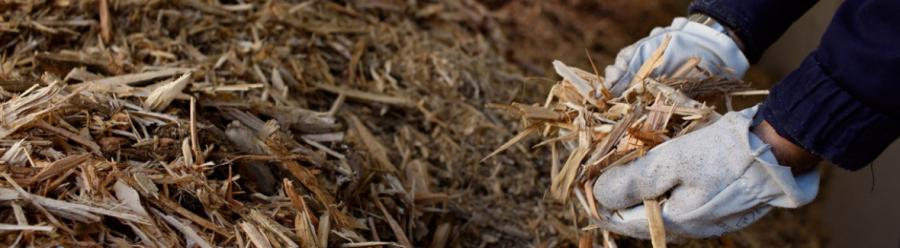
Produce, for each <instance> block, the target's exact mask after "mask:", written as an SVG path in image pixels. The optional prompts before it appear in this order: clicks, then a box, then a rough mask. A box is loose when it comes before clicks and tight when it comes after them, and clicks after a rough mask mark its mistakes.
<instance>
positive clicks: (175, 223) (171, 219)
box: [150, 208, 213, 248]
mask: <svg viewBox="0 0 900 248" xmlns="http://www.w3.org/2000/svg"><path fill="white" fill-rule="evenodd" d="M150 210H151V211H153V213H155V214H156V215H157V216H159V217H160V218H162V219H163V220H164V221H165V222H166V223H169V225H170V226H172V227H174V228H175V229H176V230H178V231H179V232H181V234H182V235H184V239H185V240H186V241H187V247H191V246H194V245H196V246H199V247H201V248H212V247H213V246H212V245H210V244H209V242H208V241H206V240H205V239H203V238H202V237H200V235H199V234H198V233H197V231H196V230H194V228H193V227H191V226H190V225H189V224H185V223H184V222H181V220H179V219H178V218H176V217H175V216H171V215H167V214H164V213H163V212H161V211H159V210H156V209H154V208H150Z"/></svg>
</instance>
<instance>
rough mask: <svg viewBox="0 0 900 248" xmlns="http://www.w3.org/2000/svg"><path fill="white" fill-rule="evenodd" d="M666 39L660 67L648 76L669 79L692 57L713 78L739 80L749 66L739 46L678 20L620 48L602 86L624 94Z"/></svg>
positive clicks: (700, 26) (716, 33) (719, 34)
mask: <svg viewBox="0 0 900 248" xmlns="http://www.w3.org/2000/svg"><path fill="white" fill-rule="evenodd" d="M666 36H670V37H671V40H670V41H669V45H668V47H667V48H666V50H665V53H664V54H663V64H662V65H660V66H659V67H657V68H656V69H655V70H654V71H653V72H652V73H651V76H653V77H655V76H658V75H670V74H672V73H674V72H675V70H678V68H679V67H680V66H681V65H682V64H684V62H686V61H687V60H688V59H690V58H691V57H697V58H700V64H699V65H698V66H699V67H701V68H703V69H705V70H707V71H709V72H710V73H711V74H712V75H718V76H730V77H732V78H736V79H739V78H741V77H742V76H743V75H744V72H745V71H747V67H749V66H750V64H749V62H748V61H747V58H746V57H744V54H743V53H742V52H741V50H740V48H738V45H737V44H736V43H735V42H734V40H732V39H731V37H729V36H728V35H725V34H724V33H722V32H721V31H718V30H715V29H713V28H711V27H709V26H706V25H703V24H700V23H695V22H692V21H688V20H687V19H685V18H682V17H679V18H675V20H673V21H672V25H670V26H668V27H665V28H660V27H657V28H655V29H653V31H651V32H650V35H649V36H647V37H646V38H643V39H641V40H639V41H637V42H635V43H634V44H632V45H630V46H628V47H625V48H623V49H622V50H621V51H619V54H618V55H616V60H615V63H614V64H612V65H609V66H607V67H606V70H605V72H604V73H605V74H606V82H605V85H606V87H607V88H609V89H610V91H611V92H612V93H613V94H615V95H619V94H621V93H622V92H624V91H625V90H626V89H627V88H628V85H629V82H631V79H632V78H633V77H634V74H635V73H637V71H638V69H639V68H640V67H641V65H643V64H644V61H646V60H647V59H649V58H650V56H651V55H652V54H653V52H654V51H656V48H657V47H659V46H660V45H661V44H662V43H663V41H664V40H665V39H666Z"/></svg>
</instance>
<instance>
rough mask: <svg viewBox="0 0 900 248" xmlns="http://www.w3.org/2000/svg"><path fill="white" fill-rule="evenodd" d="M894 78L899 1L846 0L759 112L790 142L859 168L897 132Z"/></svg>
mask: <svg viewBox="0 0 900 248" xmlns="http://www.w3.org/2000/svg"><path fill="white" fill-rule="evenodd" d="M898 75H900V1H896V0H847V1H844V3H843V4H842V5H841V7H840V8H839V9H838V11H837V13H836V14H835V16H834V18H833V19H832V22H831V24H830V25H829V27H828V29H827V30H826V31H825V34H824V36H822V40H821V41H820V43H819V47H818V49H816V50H815V51H813V52H812V53H811V54H810V55H809V56H808V57H807V58H806V60H805V61H804V62H803V64H802V65H801V66H800V67H799V68H798V69H796V70H795V71H793V72H791V73H790V74H789V75H788V76H787V77H785V78H784V79H783V80H782V81H781V82H780V83H779V84H777V85H775V87H773V88H772V90H771V93H770V95H769V96H768V98H767V99H766V101H765V103H764V104H763V106H762V108H761V109H760V113H761V114H762V115H763V118H765V119H766V120H767V121H768V122H770V123H771V124H772V126H773V127H774V128H775V130H776V131H777V132H778V134H780V135H781V136H784V137H786V138H788V139H790V140H791V141H793V142H794V143H795V144H797V145H799V146H802V147H803V148H805V149H806V150H808V151H810V152H812V153H813V154H816V155H818V156H821V157H822V158H824V159H826V160H828V161H831V162H832V163H834V164H837V165H839V166H841V167H843V168H847V169H851V170H855V169H859V168H862V167H864V166H866V165H867V164H869V163H871V162H872V161H873V160H874V159H875V158H876V157H878V155H880V154H881V152H882V151H884V149H885V148H887V146H888V145H890V144H891V143H892V142H893V141H894V140H896V139H897V137H898V136H900V79H898Z"/></svg>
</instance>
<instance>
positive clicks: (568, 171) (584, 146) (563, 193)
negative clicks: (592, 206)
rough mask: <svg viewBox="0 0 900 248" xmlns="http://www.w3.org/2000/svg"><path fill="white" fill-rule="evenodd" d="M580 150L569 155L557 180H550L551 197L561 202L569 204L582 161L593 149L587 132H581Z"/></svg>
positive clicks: (577, 149)
mask: <svg viewBox="0 0 900 248" xmlns="http://www.w3.org/2000/svg"><path fill="white" fill-rule="evenodd" d="M578 132H579V141H578V148H576V149H575V151H574V152H572V153H571V155H569V158H568V159H567V160H566V162H565V163H564V165H563V168H562V169H561V170H560V172H559V173H558V174H557V177H556V178H551V179H550V196H551V197H553V199H554V200H557V201H559V202H567V201H568V199H569V196H570V192H572V184H573V183H575V178H576V176H577V175H578V169H579V168H580V167H581V161H582V160H584V158H585V157H586V156H587V155H588V153H589V152H590V149H591V145H590V139H591V138H590V134H589V132H587V131H586V130H579V131H578Z"/></svg>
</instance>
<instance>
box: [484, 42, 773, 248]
mask: <svg viewBox="0 0 900 248" xmlns="http://www.w3.org/2000/svg"><path fill="white" fill-rule="evenodd" d="M670 38H671V37H666V38H665V40H664V41H663V43H662V44H661V45H660V46H659V47H658V48H656V50H655V51H654V53H653V54H652V55H651V57H650V58H648V59H647V60H646V61H645V62H644V64H643V65H642V66H641V67H640V69H639V70H638V71H637V72H636V73H635V75H634V77H633V79H632V80H631V81H630V82H629V85H628V87H627V90H625V91H624V92H622V93H621V94H619V95H618V96H616V95H613V94H612V93H611V92H610V91H609V90H608V89H606V87H604V82H603V78H602V77H600V76H599V73H598V70H597V68H596V66H594V68H593V71H594V72H593V73H590V72H587V71H584V70H580V69H578V68H574V67H569V66H567V65H565V64H563V63H562V62H560V61H554V62H553V65H554V68H555V69H556V72H557V74H559V76H561V77H562V78H563V79H562V80H561V81H559V82H558V83H557V84H556V85H554V86H553V88H552V89H551V90H550V93H549V94H548V96H547V100H546V102H545V103H544V104H543V105H540V106H538V105H526V104H513V105H508V106H504V105H496V104H495V105H493V106H494V107H497V108H503V109H507V110H509V111H510V112H512V113H515V114H517V115H519V116H521V118H522V122H523V123H524V126H526V128H525V130H523V131H522V132H520V133H519V134H518V135H516V136H515V137H513V138H512V139H511V140H509V141H508V142H507V143H505V144H504V145H502V146H501V147H500V148H498V149H497V150H495V151H494V153H492V154H491V155H495V154H497V153H499V152H501V151H503V150H505V149H507V148H509V147H510V146H512V145H513V144H515V143H518V142H519V141H521V140H522V139H523V138H525V137H526V136H529V135H531V134H540V135H541V136H543V137H547V138H548V139H546V140H544V141H542V142H541V143H539V144H537V145H536V147H538V146H548V147H549V148H550V151H551V157H550V161H551V164H552V169H551V171H550V173H551V175H550V178H551V185H550V196H551V197H552V198H553V199H555V200H557V201H559V202H567V201H568V200H569V198H572V197H574V198H577V200H578V203H579V204H580V206H581V209H582V210H584V213H586V215H587V216H589V217H590V219H599V218H602V217H601V216H600V214H599V212H598V209H597V203H596V201H595V200H594V192H593V191H594V187H593V185H594V181H595V180H596V178H597V177H598V176H599V175H600V174H601V173H603V172H604V171H605V170H607V169H609V168H612V167H615V166H627V165H626V164H627V163H628V162H631V161H633V160H635V159H637V158H639V157H641V156H642V155H643V154H644V153H645V152H646V151H648V150H649V149H651V148H652V147H654V146H656V145H658V144H660V143H663V142H665V141H667V140H670V139H672V138H675V137H678V136H681V135H684V134H686V133H689V132H691V131H694V130H697V129H699V128H702V127H704V126H706V125H708V124H710V123H712V122H713V121H715V120H716V119H717V118H718V117H719V114H718V113H717V112H715V108H714V107H712V106H707V105H706V104H705V103H701V102H698V101H696V100H694V99H693V98H695V97H704V98H709V97H711V96H712V95H720V96H725V98H726V99H729V97H730V96H731V95H733V94H737V95H745V94H754V93H765V91H762V92H759V91H744V90H746V89H747V86H748V84H746V83H744V82H742V81H740V80H734V79H728V78H727V77H722V76H721V75H711V74H710V73H709V72H708V71H705V70H704V69H703V68H701V67H699V66H698V65H699V64H700V59H699V58H696V57H694V58H691V59H690V60H688V61H686V62H685V63H683V64H681V65H680V67H679V68H678V69H677V70H675V72H674V73H672V74H670V75H659V76H657V77H651V76H650V75H651V73H652V72H653V71H654V70H655V69H656V68H657V67H658V66H660V65H661V64H662V63H663V62H664V61H663V59H664V56H663V55H664V54H665V50H666V48H667V46H668V43H669V40H670ZM726 102H730V100H726ZM728 108H729V109H730V108H731V107H730V106H729V107H728ZM560 145H562V146H565V147H567V148H569V149H566V150H568V157H567V158H566V159H564V161H565V162H563V163H562V165H560V163H559V162H560V151H559V148H558V146H560ZM491 155H489V156H491ZM644 205H645V207H646V208H645V209H647V211H648V217H649V218H650V221H649V222H650V227H649V229H650V232H651V236H652V237H651V240H652V241H653V246H654V247H665V232H664V229H663V222H662V218H661V216H660V213H659V208H660V206H659V201H658V200H656V199H651V200H645V201H644ZM602 234H603V240H604V244H605V247H609V246H610V245H611V244H613V245H614V242H613V241H612V240H611V238H610V235H609V233H608V232H606V231H603V232H602ZM583 239H584V240H585V242H586V243H587V244H590V242H591V240H592V238H591V235H584V236H583Z"/></svg>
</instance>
